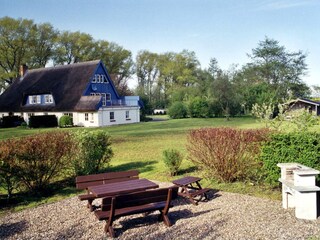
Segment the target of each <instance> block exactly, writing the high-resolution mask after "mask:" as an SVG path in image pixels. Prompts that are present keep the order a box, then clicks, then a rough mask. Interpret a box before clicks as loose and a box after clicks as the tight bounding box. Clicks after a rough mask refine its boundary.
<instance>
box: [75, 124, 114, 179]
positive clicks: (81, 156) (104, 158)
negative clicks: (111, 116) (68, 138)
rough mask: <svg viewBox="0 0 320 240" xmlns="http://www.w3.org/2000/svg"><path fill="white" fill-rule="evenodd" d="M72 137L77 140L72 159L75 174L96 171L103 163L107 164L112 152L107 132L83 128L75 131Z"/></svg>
mask: <svg viewBox="0 0 320 240" xmlns="http://www.w3.org/2000/svg"><path fill="white" fill-rule="evenodd" d="M74 138H75V140H76V142H77V147H76V152H75V158H74V161H73V168H74V173H75V174H76V175H88V174H93V173H97V172H99V170H100V168H101V167H102V166H103V165H104V164H109V162H110V160H111V158H112V156H113V152H112V149H111V141H110V135H109V134H108V133H106V132H104V131H102V130H96V131H87V130H83V131H77V132H75V133H74Z"/></svg>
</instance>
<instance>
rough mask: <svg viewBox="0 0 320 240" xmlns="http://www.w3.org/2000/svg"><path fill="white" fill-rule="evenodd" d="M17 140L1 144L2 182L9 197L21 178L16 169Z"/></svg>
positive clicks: (0, 168) (0, 167)
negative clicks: (18, 176)
mask: <svg viewBox="0 0 320 240" xmlns="http://www.w3.org/2000/svg"><path fill="white" fill-rule="evenodd" d="M14 146H16V140H11V139H9V140H6V141H2V142H1V145H0V183H1V186H3V187H4V189H5V190H6V191H7V196H8V199H9V198H11V196H12V192H13V190H15V189H17V186H18V185H19V182H20V181H19V179H18V178H17V175H16V169H15V157H14V156H15V154H16V150H17V148H15V147H14Z"/></svg>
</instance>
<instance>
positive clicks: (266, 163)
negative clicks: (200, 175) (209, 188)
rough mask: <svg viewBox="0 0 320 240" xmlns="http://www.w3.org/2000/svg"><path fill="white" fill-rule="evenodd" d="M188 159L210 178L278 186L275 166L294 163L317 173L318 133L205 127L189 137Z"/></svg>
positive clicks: (319, 167) (318, 154) (319, 145)
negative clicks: (312, 169)
mask: <svg viewBox="0 0 320 240" xmlns="http://www.w3.org/2000/svg"><path fill="white" fill-rule="evenodd" d="M187 139H188V143H187V150H188V158H189V159H190V160H191V161H192V162H193V163H194V164H195V165H197V166H198V167H199V168H200V169H202V170H204V172H205V173H206V175H207V176H208V177H209V178H214V179H216V180H219V181H224V182H234V181H246V180H250V181H256V182H260V183H265V184H269V185H271V186H273V187H276V186H279V181H278V179H279V177H280V168H279V167H277V163H284V162H297V163H300V164H303V165H306V166H308V167H312V168H315V169H318V170H320V134H319V133H311V132H293V133H279V132H270V131H268V130H261V129H260V130H241V129H232V128H204V129H198V130H192V131H191V132H190V133H189V135H188V138H187Z"/></svg>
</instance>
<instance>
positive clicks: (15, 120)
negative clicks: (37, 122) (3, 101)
mask: <svg viewBox="0 0 320 240" xmlns="http://www.w3.org/2000/svg"><path fill="white" fill-rule="evenodd" d="M23 122H24V119H23V117H21V116H4V117H3V118H2V120H1V124H0V125H1V127H3V128H11V127H17V126H20V125H21V124H22V123H23Z"/></svg>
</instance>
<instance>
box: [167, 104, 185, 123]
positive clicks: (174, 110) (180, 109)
mask: <svg viewBox="0 0 320 240" xmlns="http://www.w3.org/2000/svg"><path fill="white" fill-rule="evenodd" d="M168 115H169V116H170V117H171V118H173V119H179V118H186V117H187V108H186V106H185V105H184V104H183V102H174V103H173V104H172V105H171V107H170V108H169V109H168Z"/></svg>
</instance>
